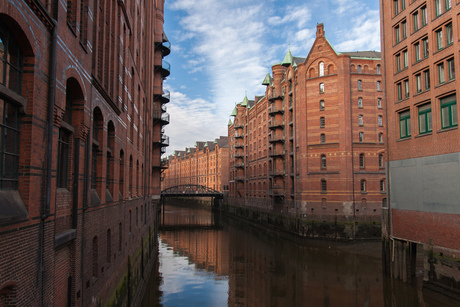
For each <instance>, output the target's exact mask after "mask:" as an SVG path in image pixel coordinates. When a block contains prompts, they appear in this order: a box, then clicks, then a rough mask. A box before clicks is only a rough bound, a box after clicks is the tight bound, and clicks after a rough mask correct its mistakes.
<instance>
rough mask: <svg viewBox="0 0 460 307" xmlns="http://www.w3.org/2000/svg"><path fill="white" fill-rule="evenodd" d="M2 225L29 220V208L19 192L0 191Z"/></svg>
mask: <svg viewBox="0 0 460 307" xmlns="http://www.w3.org/2000/svg"><path fill="white" fill-rule="evenodd" d="M0 204H2V210H1V211H0V225H4V224H13V223H18V222H22V221H25V220H27V217H28V212H27V208H26V206H25V205H24V202H23V201H22V198H21V196H20V195H19V192H18V191H17V190H3V191H0Z"/></svg>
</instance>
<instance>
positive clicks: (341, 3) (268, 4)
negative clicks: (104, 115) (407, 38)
mask: <svg viewBox="0 0 460 307" xmlns="http://www.w3.org/2000/svg"><path fill="white" fill-rule="evenodd" d="M318 23H323V24H324V31H325V35H326V37H327V39H328V40H329V42H330V43H331V44H332V46H333V47H334V49H335V50H336V51H337V52H344V51H363V50H375V51H380V23H379V1H378V0H359V1H358V0H321V1H318V0H303V1H302V0H290V1H289V0H264V1H260V0H166V1H165V22H164V30H165V33H166V35H167V37H168V39H169V41H170V42H171V54H170V55H168V56H167V57H165V58H164V60H165V61H167V62H169V63H170V64H171V75H170V76H169V77H167V78H166V80H165V82H164V89H166V90H169V91H170V93H171V101H170V102H169V103H168V104H167V105H166V107H167V112H168V113H169V114H170V115H171V117H170V124H169V125H167V126H165V134H166V135H167V136H169V138H170V143H169V144H170V145H169V147H167V148H166V154H165V155H164V156H168V155H170V154H173V152H174V151H178V150H185V149H186V148H189V147H194V145H195V142H196V141H213V140H215V139H216V138H219V137H220V136H227V134H228V121H229V118H230V114H231V112H232V110H233V108H234V107H235V104H236V103H239V102H241V101H243V99H244V97H245V95H247V97H248V98H249V99H250V100H253V99H254V97H255V96H259V95H264V93H265V88H266V87H265V86H263V85H262V81H263V79H264V78H265V75H266V74H267V72H269V71H270V75H272V74H271V67H272V65H274V64H277V63H281V62H282V61H283V59H284V56H285V55H286V53H287V52H288V50H290V51H291V53H292V55H293V56H294V57H307V55H308V53H309V51H310V48H311V46H312V44H313V42H314V40H315V36H316V25H317V24H318Z"/></svg>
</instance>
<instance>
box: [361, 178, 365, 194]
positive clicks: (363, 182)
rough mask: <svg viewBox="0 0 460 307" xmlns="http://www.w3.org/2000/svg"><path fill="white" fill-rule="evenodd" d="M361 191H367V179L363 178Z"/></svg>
mask: <svg viewBox="0 0 460 307" xmlns="http://www.w3.org/2000/svg"><path fill="white" fill-rule="evenodd" d="M360 187H361V193H366V180H364V179H363V180H361V182H360Z"/></svg>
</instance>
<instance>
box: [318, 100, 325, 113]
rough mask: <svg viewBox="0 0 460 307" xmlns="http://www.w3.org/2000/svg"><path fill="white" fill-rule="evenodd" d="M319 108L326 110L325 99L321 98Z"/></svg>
mask: <svg viewBox="0 0 460 307" xmlns="http://www.w3.org/2000/svg"><path fill="white" fill-rule="evenodd" d="M319 109H320V111H324V100H320V102H319Z"/></svg>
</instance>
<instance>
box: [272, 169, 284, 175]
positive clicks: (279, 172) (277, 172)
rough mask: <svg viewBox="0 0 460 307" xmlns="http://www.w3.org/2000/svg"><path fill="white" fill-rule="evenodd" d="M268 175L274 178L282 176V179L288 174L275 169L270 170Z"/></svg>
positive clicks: (282, 170)
mask: <svg viewBox="0 0 460 307" xmlns="http://www.w3.org/2000/svg"><path fill="white" fill-rule="evenodd" d="M268 173H269V175H270V176H272V177H274V176H282V177H284V175H285V174H286V171H285V170H284V169H275V170H270V171H269V172H268Z"/></svg>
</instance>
